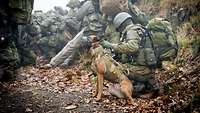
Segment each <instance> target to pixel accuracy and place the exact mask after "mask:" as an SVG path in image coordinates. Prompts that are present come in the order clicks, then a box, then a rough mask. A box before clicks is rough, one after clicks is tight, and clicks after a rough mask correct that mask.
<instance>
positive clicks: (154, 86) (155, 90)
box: [146, 75, 160, 98]
mask: <svg viewBox="0 0 200 113" xmlns="http://www.w3.org/2000/svg"><path fill="white" fill-rule="evenodd" d="M146 88H147V89H148V90H149V91H150V93H149V98H153V97H156V96H158V95H160V86H159V84H158V83H157V81H156V79H155V77H154V75H151V78H149V79H148V81H147V84H146Z"/></svg>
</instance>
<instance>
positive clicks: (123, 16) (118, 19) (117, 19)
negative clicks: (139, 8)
mask: <svg viewBox="0 0 200 113" xmlns="http://www.w3.org/2000/svg"><path fill="white" fill-rule="evenodd" d="M127 19H132V16H131V15H130V14H128V13H126V12H121V13H119V14H117V15H116V16H115V18H114V20H113V23H114V26H115V28H116V29H118V28H119V27H120V26H121V25H122V23H123V22H125V21H126V20H127Z"/></svg>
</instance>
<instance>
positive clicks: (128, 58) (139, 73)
mask: <svg viewBox="0 0 200 113" xmlns="http://www.w3.org/2000/svg"><path fill="white" fill-rule="evenodd" d="M139 28H141V27H140V26H137V25H134V24H129V25H127V26H126V27H125V29H124V30H123V31H122V32H121V42H120V43H117V44H113V47H112V49H113V51H114V53H117V54H119V57H118V59H115V60H116V61H117V62H119V63H120V64H121V66H120V67H122V68H123V69H122V70H123V72H126V75H127V76H128V78H129V79H130V80H133V81H134V82H136V84H137V83H139V84H140V85H144V86H145V89H141V90H138V91H137V92H138V93H140V92H143V91H144V90H148V91H153V90H154V88H157V82H156V80H155V75H154V72H155V71H154V70H153V69H150V68H149V67H148V66H141V65H138V64H137V62H136V59H137V54H138V51H139V45H140V41H141V37H140V35H139V33H138V29H139ZM108 68H109V67H108ZM110 68H111V67H110Z"/></svg>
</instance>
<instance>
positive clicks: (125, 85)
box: [90, 36, 133, 103]
mask: <svg viewBox="0 0 200 113" xmlns="http://www.w3.org/2000/svg"><path fill="white" fill-rule="evenodd" d="M94 37H95V36H94ZM94 37H93V39H94ZM90 52H91V55H92V65H91V68H92V70H93V71H94V73H96V74H97V82H96V90H95V93H94V96H95V97H96V101H99V100H101V98H102V94H103V82H104V79H106V80H108V81H109V82H112V83H117V84H120V90H121V92H122V93H123V94H124V96H125V97H128V98H129V99H130V101H131V103H133V98H132V95H133V83H132V82H131V81H130V80H129V79H128V77H127V76H126V75H125V74H124V73H123V71H120V64H119V63H118V62H116V61H115V60H114V59H113V58H112V57H111V56H110V55H108V54H105V50H104V49H103V47H102V46H101V45H100V42H99V41H94V42H93V43H92V47H91V49H90Z"/></svg>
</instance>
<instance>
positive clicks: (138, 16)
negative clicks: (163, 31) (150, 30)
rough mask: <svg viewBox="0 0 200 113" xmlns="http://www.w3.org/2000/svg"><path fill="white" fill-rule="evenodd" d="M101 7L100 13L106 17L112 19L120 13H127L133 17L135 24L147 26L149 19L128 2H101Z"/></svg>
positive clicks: (107, 0) (111, 0)
mask: <svg viewBox="0 0 200 113" xmlns="http://www.w3.org/2000/svg"><path fill="white" fill-rule="evenodd" d="M104 2H105V3H104ZM107 3H109V4H107ZM104 4H105V5H104ZM101 5H104V6H101V8H102V12H103V13H104V14H106V15H108V16H113V17H114V16H116V14H118V13H120V12H127V13H129V14H130V15H131V16H132V17H133V21H134V23H135V24H141V25H144V26H145V25H147V24H148V20H149V19H148V17H147V16H146V15H145V13H143V12H142V11H141V10H140V9H139V8H138V7H137V6H135V5H134V4H132V3H131V2H130V1H128V0H102V3H101Z"/></svg>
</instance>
